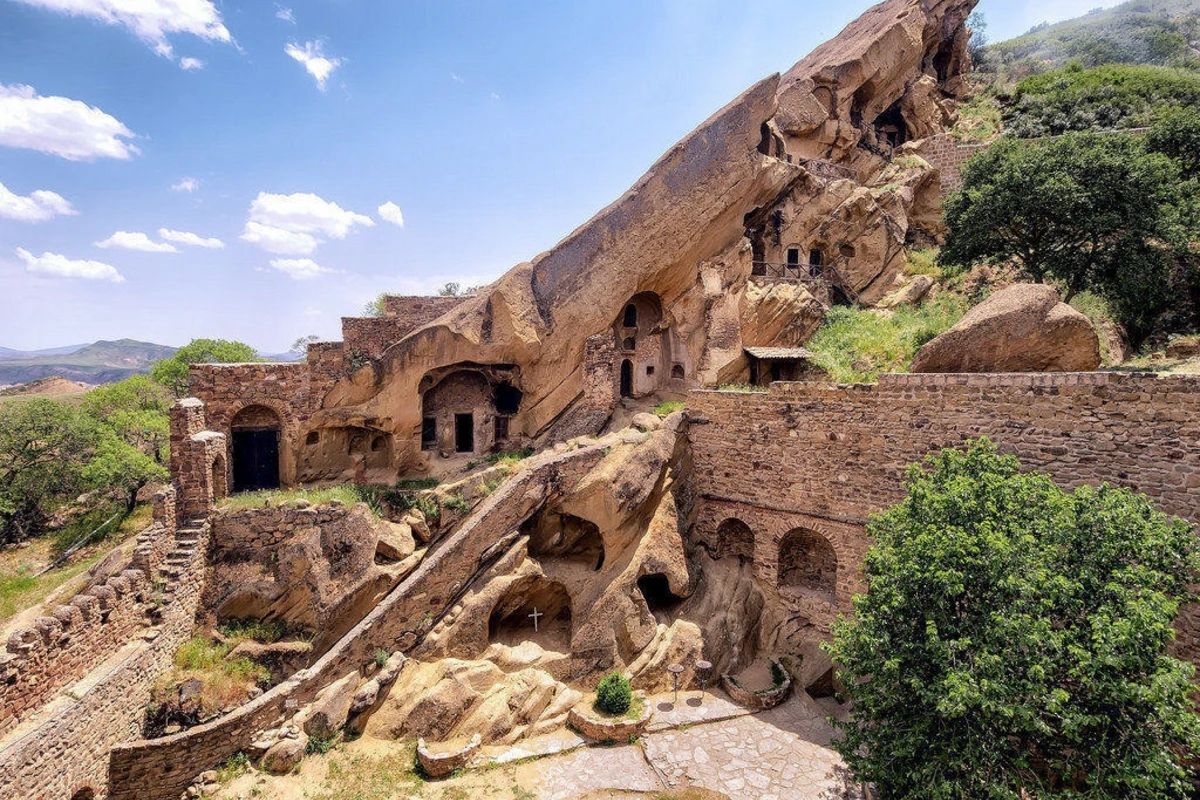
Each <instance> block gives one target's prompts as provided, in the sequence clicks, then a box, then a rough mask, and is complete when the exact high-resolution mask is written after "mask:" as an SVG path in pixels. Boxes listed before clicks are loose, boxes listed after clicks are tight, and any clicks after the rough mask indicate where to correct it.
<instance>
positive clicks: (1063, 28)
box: [982, 0, 1200, 79]
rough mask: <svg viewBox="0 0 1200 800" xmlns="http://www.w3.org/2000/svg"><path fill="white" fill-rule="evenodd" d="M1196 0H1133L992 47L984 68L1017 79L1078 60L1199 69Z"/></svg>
mask: <svg viewBox="0 0 1200 800" xmlns="http://www.w3.org/2000/svg"><path fill="white" fill-rule="evenodd" d="M1197 40H1200V0H1133V1H1132V2H1128V3H1123V4H1121V5H1119V6H1116V7H1114V8H1110V9H1097V10H1094V11H1092V12H1090V13H1088V14H1085V15H1084V16H1082V17H1078V18H1076V19H1072V20H1067V21H1066V22H1060V23H1057V24H1055V25H1045V24H1043V25H1039V26H1037V27H1035V28H1033V29H1032V30H1030V31H1029V32H1028V33H1026V34H1024V35H1022V36H1018V37H1017V38H1015V39H1010V40H1008V41H1006V42H1001V43H999V44H994V45H991V46H989V47H987V48H986V50H985V51H984V64H983V65H982V67H983V69H984V70H986V71H988V72H992V73H1000V74H1004V75H1007V76H1009V77H1011V78H1016V79H1019V78H1021V77H1024V76H1027V75H1030V74H1032V73H1034V72H1043V71H1047V70H1053V69H1056V68H1060V67H1063V66H1066V65H1067V64H1068V63H1069V62H1072V61H1074V62H1078V63H1079V64H1081V65H1082V66H1084V67H1094V66H1099V65H1101V64H1153V65H1159V66H1183V67H1196V66H1200V59H1198V58H1197V47H1196V45H1197Z"/></svg>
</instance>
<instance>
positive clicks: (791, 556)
mask: <svg viewBox="0 0 1200 800" xmlns="http://www.w3.org/2000/svg"><path fill="white" fill-rule="evenodd" d="M779 585H780V586H781V587H782V586H794V587H796V588H799V589H803V590H805V591H808V592H813V593H817V594H821V595H825V596H827V597H828V598H829V599H831V600H832V599H833V597H834V596H835V595H836V594H837V553H835V552H834V550H833V545H831V544H830V543H829V540H828V539H826V538H825V537H824V536H822V535H821V534H819V533H816V532H815V531H810V530H808V529H807V528H796V529H795V530H793V531H790V532H789V533H788V534H787V535H786V536H784V537H783V541H781V542H780V543H779Z"/></svg>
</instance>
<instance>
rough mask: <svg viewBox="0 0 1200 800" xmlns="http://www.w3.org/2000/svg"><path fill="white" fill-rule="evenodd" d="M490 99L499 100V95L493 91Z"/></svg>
mask: <svg viewBox="0 0 1200 800" xmlns="http://www.w3.org/2000/svg"><path fill="white" fill-rule="evenodd" d="M492 99H493V100H499V99H500V95H498V94H496V93H495V92H492Z"/></svg>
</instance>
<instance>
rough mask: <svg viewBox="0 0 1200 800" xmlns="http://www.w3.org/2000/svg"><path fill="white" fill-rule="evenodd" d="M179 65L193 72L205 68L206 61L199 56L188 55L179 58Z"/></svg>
mask: <svg viewBox="0 0 1200 800" xmlns="http://www.w3.org/2000/svg"><path fill="white" fill-rule="evenodd" d="M179 67H180V69H184V70H187V71H188V72H191V71H192V70H197V69H204V62H203V61H201V60H200V59H198V58H191V57H186V58H181V59H179Z"/></svg>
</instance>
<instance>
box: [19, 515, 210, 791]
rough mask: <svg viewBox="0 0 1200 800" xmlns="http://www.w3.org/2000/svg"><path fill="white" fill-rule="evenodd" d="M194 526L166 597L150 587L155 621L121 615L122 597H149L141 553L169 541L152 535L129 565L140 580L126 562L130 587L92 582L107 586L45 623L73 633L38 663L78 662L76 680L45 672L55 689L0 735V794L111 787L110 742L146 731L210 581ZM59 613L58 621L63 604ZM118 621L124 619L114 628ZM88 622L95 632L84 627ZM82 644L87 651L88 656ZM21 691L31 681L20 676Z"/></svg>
mask: <svg viewBox="0 0 1200 800" xmlns="http://www.w3.org/2000/svg"><path fill="white" fill-rule="evenodd" d="M189 535H194V536H195V537H196V545H195V549H194V550H192V551H191V552H190V555H189V557H188V558H187V560H186V562H185V563H182V564H180V565H179V566H178V577H176V578H174V579H173V580H172V581H171V582H170V584H169V585H168V586H166V587H164V588H163V591H162V594H161V604H160V602H159V600H160V595H159V590H158V587H154V592H153V594H151V595H150V597H149V602H150V603H151V604H153V605H154V606H155V612H156V613H155V614H154V615H152V616H153V617H154V619H155V621H156V624H155V625H154V626H153V627H149V628H144V629H142V630H141V632H140V634H139V632H138V631H139V626H133V625H129V624H128V623H127V622H122V621H121V620H122V619H128V618H130V617H132V616H134V615H132V614H130V613H129V612H128V611H124V610H122V608H123V607H128V608H129V609H130V610H132V609H134V608H135V607H136V606H137V605H138V604H141V605H142V607H143V608H144V606H145V605H146V601H145V600H144V599H143V598H145V594H143V595H142V597H141V598H139V595H138V592H137V591H135V590H134V588H133V585H134V583H137V585H138V586H139V591H140V590H148V589H149V587H148V585H147V584H148V581H147V579H146V578H145V573H142V572H141V571H140V568H141V566H143V565H141V564H140V562H139V558H140V557H144V556H145V554H146V553H153V552H157V551H160V550H162V549H163V548H159V547H157V546H156V544H155V542H151V541H139V543H138V548H137V550H136V551H135V557H134V563H135V564H139V569H138V570H133V572H136V574H139V575H142V576H143V578H142V579H141V580H140V581H135V580H134V579H133V578H132V576H131V575H130V571H126V572H125V573H122V576H121V579H123V580H129V581H130V588H129V590H128V591H126V592H125V593H123V594H119V586H118V585H114V584H113V581H111V580H110V581H109V582H108V583H106V584H105V585H103V586H100V587H96V588H97V589H102V590H108V591H107V592H106V591H101V592H100V593H99V594H97V593H96V590H95V589H93V590H91V591H89V592H85V593H83V594H81V595H80V597H81V598H84V599H83V600H82V602H81V603H80V604H75V603H74V602H73V603H72V605H71V607H72V608H75V609H77V610H78V611H79V617H75V615H74V613H73V612H72V613H71V614H70V616H71V617H72V618H73V619H72V620H71V624H70V625H62V626H61V627H60V628H54V626H53V625H51V626H50V627H49V628H48V629H47V628H42V630H51V631H52V632H53V633H54V635H56V636H60V637H69V641H68V640H62V639H60V641H59V643H58V650H59V652H58V653H57V654H56V655H53V657H45V658H41V659H39V663H41V664H44V665H47V667H48V668H49V669H52V670H54V674H61V673H63V671H64V670H65V669H66V668H67V667H68V665H74V666H73V669H72V675H71V678H70V680H69V683H71V685H70V686H69V688H65V689H64V688H63V686H64V684H63V682H62V681H61V680H53V681H51V680H50V679H49V677H47V680H48V682H52V683H55V684H57V685H56V686H54V687H53V694H52V695H51V694H48V692H50V689H49V688H38V689H37V691H39V692H40V693H41V695H42V696H43V699H44V700H45V699H46V698H48V702H46V703H45V704H44V705H43V706H42V707H41V708H39V709H37V710H35V711H34V713H33V714H32V715H31V716H30V717H29V718H28V719H25V720H22V722H21V724H20V725H19V726H18V727H17V728H15V729H12V730H9V731H8V732H7V734H6V735H5V736H4V737H3V738H0V800H30V798H37V799H38V800H69V799H70V798H72V797H73V796H74V795H75V793H76V792H79V791H82V790H85V789H88V790H91V791H92V792H94V795H95V797H96V798H101V799H102V798H104V797H106V796H107V791H108V772H109V758H110V753H111V751H112V749H113V747H114V746H116V745H118V744H119V743H121V742H127V741H130V740H132V739H136V738H138V737H139V736H140V735H141V733H142V726H143V724H144V722H145V714H146V705H147V703H149V701H150V692H151V689H152V687H153V685H154V682H155V681H156V680H157V679H158V677H159V676H160V675H162V674H163V673H164V672H165V671H166V670H167V669H169V668H170V666H171V662H172V659H173V657H174V654H175V650H176V649H177V648H178V647H179V645H181V644H182V643H183V642H184V641H186V640H187V639H188V637H190V636H191V634H192V630H193V627H194V621H195V617H196V610H197V607H198V605H199V602H200V597H201V593H202V591H203V585H204V574H205V570H204V563H205V558H206V547H207V539H208V534H207V529H206V528H203V527H201V528H198V529H196V530H195V531H194V532H192V533H191V534H189ZM147 537H149V538H152V539H158V538H162V537H166V538H167V539H170V540H173V539H174V536H173V532H171V531H166V530H165V529H162V528H161V527H157V526H156V528H151V529H149V530H148V531H146V533H144V534H143V538H147ZM143 545H147V546H146V547H143ZM139 552H140V553H141V554H142V556H139V555H137V553H139ZM147 593H148V592H147ZM76 599H77V600H78V599H79V598H76ZM106 605H107V614H108V616H107V618H104V614H105V611H106ZM97 612H98V615H97ZM97 616H98V617H99V621H97ZM141 618H142V619H143V620H144V619H145V616H144V615H142V617H141ZM54 619H55V620H56V621H57V622H60V623H61V619H60V617H59V614H58V612H56V613H55V617H54ZM76 625H79V627H76ZM117 626H125V627H124V628H123V629H122V630H117ZM89 630H90V631H92V632H93V634H92V635H86V636H85V634H86V632H87V631H89ZM85 652H89V653H90V655H89V656H88V658H86V659H84V657H83V653H85ZM46 655H47V656H50V655H51V654H49V653H48V652H47V653H46ZM89 662H92V663H91V664H90V666H89V665H88V663H89ZM22 691H29V688H28V687H24V686H22Z"/></svg>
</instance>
